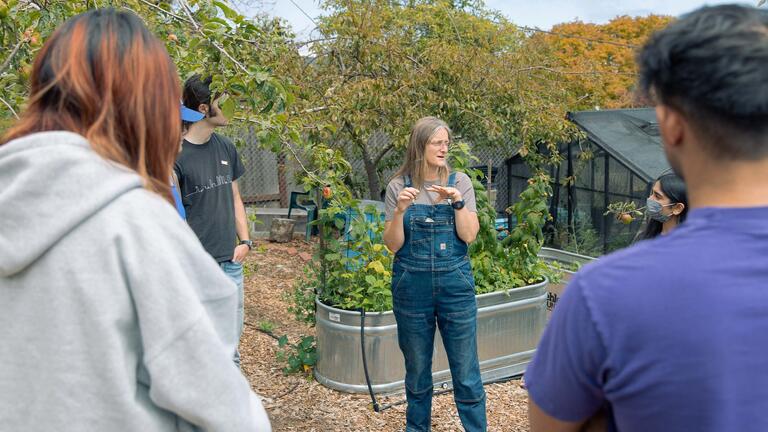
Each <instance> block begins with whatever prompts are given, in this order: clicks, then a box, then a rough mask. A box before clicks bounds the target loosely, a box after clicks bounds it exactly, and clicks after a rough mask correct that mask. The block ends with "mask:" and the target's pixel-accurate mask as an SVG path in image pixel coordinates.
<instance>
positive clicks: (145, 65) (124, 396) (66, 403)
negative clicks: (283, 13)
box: [0, 9, 271, 432]
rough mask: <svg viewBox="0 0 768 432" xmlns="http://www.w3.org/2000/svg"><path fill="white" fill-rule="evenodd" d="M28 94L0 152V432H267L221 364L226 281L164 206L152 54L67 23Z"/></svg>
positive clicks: (250, 398) (232, 304)
mask: <svg viewBox="0 0 768 432" xmlns="http://www.w3.org/2000/svg"><path fill="white" fill-rule="evenodd" d="M30 87H31V96H30V99H29V103H28V108H27V110H26V111H25V113H24V114H23V116H22V117H21V119H20V120H19V121H18V122H17V123H16V125H15V126H14V127H12V128H11V129H10V130H9V131H8V132H7V134H6V135H5V137H3V139H2V141H0V184H2V185H3V186H2V189H1V190H0V341H2V342H0V431H27V432H28V431H52V430H57V431H78V432H79V431H117V430H123V431H142V432H154V431H176V430H182V431H187V430H206V431H227V432H230V431H270V430H271V428H270V424H269V419H268V417H267V414H266V411H265V410H264V408H263V406H262V404H261V402H260V400H259V398H258V397H257V396H256V395H255V394H254V393H253V392H252V391H251V388H250V386H249V384H248V382H247V381H246V379H245V378H244V377H243V376H242V374H241V373H240V371H239V370H238V369H237V368H236V367H235V366H234V365H233V364H232V361H231V357H230V354H231V352H232V350H233V349H234V344H235V343H236V342H237V341H236V340H235V338H233V337H231V336H230V337H227V336H226V335H233V334H235V332H234V330H235V328H236V325H237V323H236V322H235V321H234V319H232V317H234V316H235V314H234V313H233V311H234V310H235V308H236V307H237V290H236V287H235V284H234V283H232V282H231V281H230V280H229V278H227V276H226V275H224V274H223V273H222V272H221V270H220V269H219V267H218V265H217V264H216V262H215V261H214V260H213V259H212V258H211V257H210V256H209V255H208V254H207V253H206V252H205V250H204V249H203V247H202V246H201V245H200V243H199V242H198V240H197V238H196V236H195V235H194V233H193V232H192V231H191V230H190V229H189V227H188V226H187V225H186V224H185V223H184V222H183V221H182V220H181V219H180V218H179V217H178V215H177V214H176V213H175V210H174V207H173V205H172V202H173V201H172V198H171V194H170V185H169V182H168V178H170V174H171V166H172V164H173V161H174V158H175V157H176V153H177V151H178V144H179V140H180V137H181V130H180V129H181V128H180V115H179V105H178V104H179V99H180V84H179V80H178V76H177V74H176V70H175V68H174V66H173V63H172V62H171V60H170V58H169V56H168V54H167V52H166V51H165V48H164V47H163V45H162V43H160V42H159V41H158V40H157V39H156V38H155V37H154V36H152V35H151V34H150V33H149V31H148V30H147V29H146V27H145V26H144V25H143V23H142V22H141V20H140V19H139V18H138V17H137V16H135V15H133V14H132V13H129V12H123V11H120V12H118V11H116V10H114V9H100V10H93V11H90V12H87V13H84V14H82V15H78V16H76V17H74V18H72V19H70V20H68V21H67V22H65V23H64V24H63V25H62V26H61V27H60V28H59V29H58V30H57V31H56V32H55V33H54V34H53V36H52V37H51V38H50V39H49V40H48V41H47V42H46V43H45V45H44V46H43V47H42V48H41V50H40V52H39V53H38V56H37V58H36V60H35V63H34V66H33V70H32V74H31V81H30ZM222 317H227V318H226V319H224V318H222Z"/></svg>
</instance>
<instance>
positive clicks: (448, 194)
mask: <svg viewBox="0 0 768 432" xmlns="http://www.w3.org/2000/svg"><path fill="white" fill-rule="evenodd" d="M427 191H428V192H435V193H436V194H438V195H440V201H443V200H445V199H450V200H451V201H453V202H456V201H461V192H459V190H458V189H456V188H454V187H443V186H439V185H432V186H429V187H428V188H427Z"/></svg>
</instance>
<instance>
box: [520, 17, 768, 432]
mask: <svg viewBox="0 0 768 432" xmlns="http://www.w3.org/2000/svg"><path fill="white" fill-rule="evenodd" d="M638 62H639V66H640V68H639V69H640V88H641V90H642V91H643V92H644V93H645V95H646V96H647V97H652V100H653V101H654V102H655V103H656V114H657V118H658V122H659V130H660V133H661V137H662V141H663V142H664V150H665V152H666V154H667V157H668V159H669V162H670V165H671V166H672V167H673V169H674V170H675V172H676V173H677V174H679V175H680V176H681V177H682V178H684V179H685V182H686V185H687V187H688V198H689V204H690V207H691V211H690V213H689V214H688V218H687V220H686V222H685V223H684V224H682V225H680V226H679V227H677V228H676V229H675V230H673V231H672V232H670V233H669V234H668V235H664V236H659V237H657V238H655V239H653V240H648V241H643V242H640V243H638V244H636V245H635V246H633V247H631V248H628V249H625V250H622V251H619V252H617V253H615V254H611V255H608V256H607V257H604V258H602V259H600V260H599V261H597V262H595V263H594V264H590V265H588V266H586V267H584V268H583V269H582V270H581V271H580V272H579V273H578V274H577V275H576V276H575V277H574V279H573V280H572V282H571V283H570V285H569V287H568V288H567V289H566V291H565V295H564V296H563V297H562V299H561V300H560V301H559V302H558V306H557V309H555V311H554V314H553V316H552V320H551V321H550V323H549V325H548V326H547V329H546V330H545V332H544V336H543V337H542V340H541V342H540V343H539V347H538V350H537V352H536V355H535V357H534V360H533V362H532V363H531V364H530V366H529V367H528V370H527V371H526V374H525V381H526V385H527V387H528V392H529V396H530V409H529V416H530V422H531V429H532V430H533V431H534V432H536V431H548V432H552V431H554V432H556V431H577V430H579V429H580V428H581V427H583V426H584V425H585V424H587V422H588V421H589V420H590V419H591V418H593V417H594V416H595V414H597V413H599V412H603V413H608V415H607V418H608V422H607V423H608V426H609V429H611V430H619V431H622V432H624V431H629V432H634V431H637V432H647V431H697V432H701V431H704V432H707V431H713V432H714V431H740V432H741V431H766V430H768V373H766V371H768V261H766V259H767V258H766V257H768V75H766V73H767V72H766V71H768V10H759V9H756V8H751V7H743V6H735V5H726V6H717V7H708V8H702V9H698V10H696V11H694V12H693V13H690V14H688V15H685V16H683V17H681V18H680V19H679V20H677V21H675V22H674V23H672V24H671V25H670V26H668V27H667V28H666V29H664V30H662V31H660V32H658V33H656V34H655V35H654V36H653V37H652V38H651V39H650V41H649V42H648V43H647V44H646V45H645V47H644V48H643V49H642V51H641V53H640V54H639V57H638Z"/></svg>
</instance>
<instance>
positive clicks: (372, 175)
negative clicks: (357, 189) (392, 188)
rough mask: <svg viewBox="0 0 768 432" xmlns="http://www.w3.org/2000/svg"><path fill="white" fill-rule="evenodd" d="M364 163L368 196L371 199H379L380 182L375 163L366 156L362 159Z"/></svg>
mask: <svg viewBox="0 0 768 432" xmlns="http://www.w3.org/2000/svg"><path fill="white" fill-rule="evenodd" d="M363 163H364V164H365V173H366V174H367V175H368V197H369V198H370V199H372V200H376V201H381V184H380V183H379V174H378V173H377V172H376V164H375V163H374V162H373V161H372V160H371V159H370V158H368V157H366V158H365V159H363Z"/></svg>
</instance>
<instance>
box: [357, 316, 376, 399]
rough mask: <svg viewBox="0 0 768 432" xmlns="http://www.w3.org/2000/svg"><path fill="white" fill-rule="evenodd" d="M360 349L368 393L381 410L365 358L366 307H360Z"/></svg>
mask: <svg viewBox="0 0 768 432" xmlns="http://www.w3.org/2000/svg"><path fill="white" fill-rule="evenodd" d="M360 350H361V351H362V353H363V371H365V382H366V384H368V393H369V394H370V395H371V402H373V410H374V411H375V412H381V407H379V403H378V402H376V395H374V394H373V387H372V386H371V377H370V376H369V375H368V361H367V360H366V358H365V308H360Z"/></svg>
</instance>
